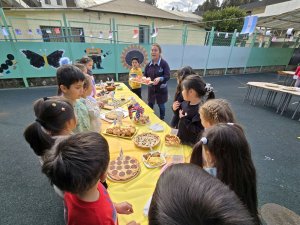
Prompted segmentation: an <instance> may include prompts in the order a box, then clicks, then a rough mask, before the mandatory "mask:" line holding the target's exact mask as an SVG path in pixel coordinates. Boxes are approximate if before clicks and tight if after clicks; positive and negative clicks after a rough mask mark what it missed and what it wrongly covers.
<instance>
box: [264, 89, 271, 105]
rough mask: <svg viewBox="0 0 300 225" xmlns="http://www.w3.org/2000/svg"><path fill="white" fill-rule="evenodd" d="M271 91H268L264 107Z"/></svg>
mask: <svg viewBox="0 0 300 225" xmlns="http://www.w3.org/2000/svg"><path fill="white" fill-rule="evenodd" d="M270 93H271V91H268V93H267V96H266V99H265V103H264V106H266V105H267V104H268V100H269V96H270Z"/></svg>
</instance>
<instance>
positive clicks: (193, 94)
mask: <svg viewBox="0 0 300 225" xmlns="http://www.w3.org/2000/svg"><path fill="white" fill-rule="evenodd" d="M182 96H183V99H184V101H183V102H182V103H181V110H179V118H180V119H179V123H178V133H177V136H178V137H179V138H180V140H181V141H182V143H183V144H188V145H194V144H195V143H196V142H197V141H198V137H199V136H200V135H201V132H202V131H203V130H204V128H203V126H202V125H201V121H200V116H199V112H198V111H199V107H200V105H201V104H203V103H204V102H205V101H206V100H208V99H212V98H214V97H215V94H214V92H213V89H212V87H211V86H210V85H209V84H205V82H204V81H203V80H202V78H201V77H200V76H199V75H190V76H188V77H187V78H186V79H185V80H184V81H183V82H182Z"/></svg>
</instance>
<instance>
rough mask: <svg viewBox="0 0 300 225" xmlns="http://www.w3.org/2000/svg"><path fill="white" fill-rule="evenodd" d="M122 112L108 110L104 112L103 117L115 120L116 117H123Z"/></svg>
mask: <svg viewBox="0 0 300 225" xmlns="http://www.w3.org/2000/svg"><path fill="white" fill-rule="evenodd" d="M123 117H124V113H123V112H121V111H110V112H108V113H106V114H105V118H106V119H108V120H117V119H118V118H123Z"/></svg>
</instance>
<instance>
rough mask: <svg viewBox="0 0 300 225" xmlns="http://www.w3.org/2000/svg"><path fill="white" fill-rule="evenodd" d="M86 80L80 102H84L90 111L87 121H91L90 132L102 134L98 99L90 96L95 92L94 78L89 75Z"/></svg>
mask: <svg viewBox="0 0 300 225" xmlns="http://www.w3.org/2000/svg"><path fill="white" fill-rule="evenodd" d="M85 78H86V79H85V81H84V84H83V95H82V98H80V99H79V101H80V102H82V103H83V104H84V105H85V106H86V108H87V110H88V114H89V117H88V118H85V119H87V120H88V119H89V120H90V131H95V132H100V129H101V122H100V108H99V105H98V103H97V101H96V99H94V98H93V97H91V96H90V95H91V93H92V91H93V87H92V86H93V84H92V78H91V76H89V75H85Z"/></svg>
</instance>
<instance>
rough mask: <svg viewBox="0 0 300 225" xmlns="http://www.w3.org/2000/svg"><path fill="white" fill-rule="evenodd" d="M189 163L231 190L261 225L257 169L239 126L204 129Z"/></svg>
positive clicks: (221, 124) (226, 125) (230, 125)
mask: <svg viewBox="0 0 300 225" xmlns="http://www.w3.org/2000/svg"><path fill="white" fill-rule="evenodd" d="M190 162H191V163H192V164H195V165H198V166H200V167H201V168H203V169H204V170H206V171H207V172H208V173H209V174H211V175H212V176H214V177H217V178H218V179H219V180H220V181H222V182H223V183H224V184H226V185H228V187H229V188H230V189H231V190H233V191H234V192H235V193H236V195H237V196H238V197H239V198H240V200H241V201H242V202H243V204H244V205H245V206H246V207H247V209H248V210H249V212H250V214H251V216H252V217H253V218H254V221H255V224H256V225H258V224H260V219H259V217H258V210H257V204H258V203H257V187H256V170H255V167H254V164H253V161H252V157H251V150H250V146H249V144H248V141H247V139H246V137H245V134H244V131H243V129H242V128H241V126H239V125H238V124H233V123H227V124H226V123H219V124H216V125H214V126H212V127H210V128H208V129H206V130H205V131H204V133H203V135H202V138H201V140H200V141H199V142H198V143H197V144H196V145H195V146H194V148H193V152H192V155H191V160H190Z"/></svg>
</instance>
